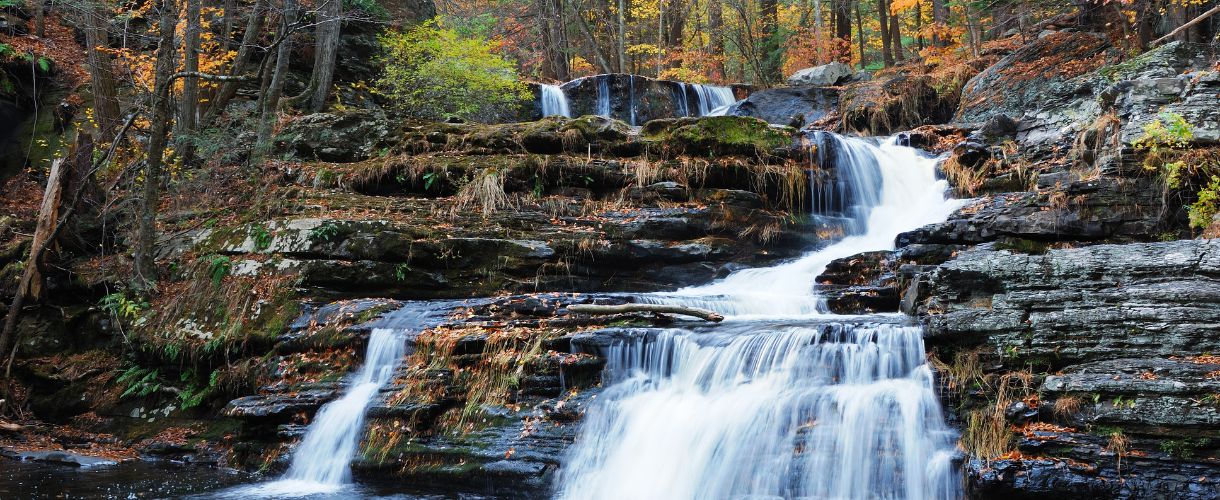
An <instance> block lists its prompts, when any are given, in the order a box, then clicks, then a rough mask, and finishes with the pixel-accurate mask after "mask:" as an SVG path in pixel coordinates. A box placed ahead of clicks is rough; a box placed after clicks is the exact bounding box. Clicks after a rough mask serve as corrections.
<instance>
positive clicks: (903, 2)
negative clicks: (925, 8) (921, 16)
mask: <svg viewBox="0 0 1220 500" xmlns="http://www.w3.org/2000/svg"><path fill="white" fill-rule="evenodd" d="M921 1H922V0H892V1H891V2H890V13H891V14H900V13H902V12H906V11H908V10H911V9H914V8H915V7H916V6H917V5H919V4H920V2H921Z"/></svg>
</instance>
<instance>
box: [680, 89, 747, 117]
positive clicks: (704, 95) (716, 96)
mask: <svg viewBox="0 0 1220 500" xmlns="http://www.w3.org/2000/svg"><path fill="white" fill-rule="evenodd" d="M685 85H689V86H690V87H691V89H692V90H694V91H695V102H696V103H697V107H696V109H698V113H699V114H697V115H695V116H724V114H725V112H726V111H728V109H729V107H730V106H732V105H733V103H734V102H737V99H736V97H734V95H733V89H731V88H729V87H721V86H717V85H702V84H698V83H687V84H685Z"/></svg>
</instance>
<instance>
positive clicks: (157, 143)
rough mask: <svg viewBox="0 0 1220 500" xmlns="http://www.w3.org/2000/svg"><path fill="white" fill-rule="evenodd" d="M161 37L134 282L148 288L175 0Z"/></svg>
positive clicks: (153, 273) (168, 2)
mask: <svg viewBox="0 0 1220 500" xmlns="http://www.w3.org/2000/svg"><path fill="white" fill-rule="evenodd" d="M160 9H161V21H160V26H159V28H158V29H159V31H160V35H161V36H160V41H159V45H158V46H157V53H156V69H155V73H154V84H153V98H152V117H151V122H152V130H151V133H150V137H149V139H148V157H147V158H146V159H145V160H144V189H143V193H142V195H141V198H140V215H139V231H138V235H137V245H136V252H135V276H134V277H133V278H134V279H133V285H134V286H135V287H136V288H138V289H145V290H146V289H149V288H151V287H152V286H154V285H155V284H156V281H157V268H156V263H155V262H154V261H153V254H154V251H155V247H156V238H157V204H158V202H159V201H160V198H161V190H160V188H161V163H162V156H163V155H164V154H165V144H166V141H167V139H168V138H167V136H168V134H169V123H170V109H169V101H170V89H171V85H172V83H173V73H174V52H175V50H174V28H175V25H176V24H177V20H178V19H177V9H176V8H175V5H174V0H161V4H160Z"/></svg>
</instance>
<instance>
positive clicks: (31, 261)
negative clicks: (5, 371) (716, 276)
mask: <svg viewBox="0 0 1220 500" xmlns="http://www.w3.org/2000/svg"><path fill="white" fill-rule="evenodd" d="M65 163H67V162H65V161H64V160H63V158H58V159H56V160H55V161H54V162H52V163H51V174H50V175H49V176H48V177H47V188H46V190H45V191H43V195H42V207H41V208H40V209H39V210H38V225H37V226H36V227H35V229H34V238H33V240H31V241H30V255H29V258H28V259H26V262H25V267H24V269H22V271H21V280H20V281H18V282H17V290H16V291H15V292H13V302H12V303H11V304H10V305H9V309H8V315H6V316H5V317H4V330H3V331H0V354H2V356H0V359H4V358H6V357H8V352H9V343H10V342H11V341H12V339H13V337H14V336H15V332H16V330H17V317H18V316H20V315H21V308H22V307H24V306H25V300H26V299H27V298H29V299H32V300H35V301H37V300H39V299H41V298H42V285H43V277H42V270H41V268H42V255H43V253H44V250H43V247H45V246H47V245H50V244H52V243H53V241H51V240H50V238H49V236H50V235H51V232H52V230H53V229H54V226H55V222H56V220H57V219H58V214H59V205H60V201H61V197H62V194H63V183H64V180H65V179H67V178H68V176H67V175H64V173H65V170H68V168H70V166H69V167H65V166H64V164H65ZM5 378H7V376H6V377H5Z"/></svg>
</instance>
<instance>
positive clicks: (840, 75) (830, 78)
mask: <svg viewBox="0 0 1220 500" xmlns="http://www.w3.org/2000/svg"><path fill="white" fill-rule="evenodd" d="M851 76H852V69H851V66H848V65H846V64H843V63H841V62H832V63H828V64H823V65H821V66H814V67H812V68H805V69H802V70H800V71H797V72H796V73H793V74H792V75H791V76H789V77H788V80H787V82H788V85H792V86H797V85H817V86H831V85H838V84H840V83H843V82H844V80H847V79H848V78H851Z"/></svg>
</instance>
